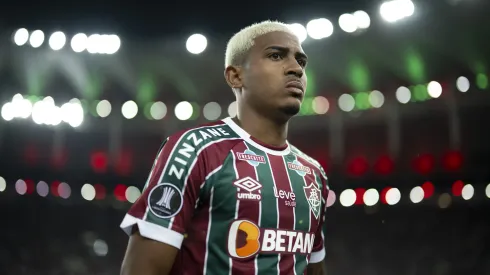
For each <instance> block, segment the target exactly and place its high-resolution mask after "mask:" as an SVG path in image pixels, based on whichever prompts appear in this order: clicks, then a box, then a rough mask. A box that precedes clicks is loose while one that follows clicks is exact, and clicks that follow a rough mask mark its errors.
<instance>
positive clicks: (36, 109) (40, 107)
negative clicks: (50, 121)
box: [32, 100, 50, 124]
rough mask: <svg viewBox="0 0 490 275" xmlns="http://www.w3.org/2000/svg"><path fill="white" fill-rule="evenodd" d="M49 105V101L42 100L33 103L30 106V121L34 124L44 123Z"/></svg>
mask: <svg viewBox="0 0 490 275" xmlns="http://www.w3.org/2000/svg"><path fill="white" fill-rule="evenodd" d="M49 107H50V105H49V103H48V102H46V101H44V100H41V101H38V102H36V103H34V105H33V106H32V121H34V123H36V124H44V123H45V122H46V121H47V114H48V111H49Z"/></svg>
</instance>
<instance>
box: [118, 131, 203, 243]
mask: <svg viewBox="0 0 490 275" xmlns="http://www.w3.org/2000/svg"><path fill="white" fill-rule="evenodd" d="M182 139H183V138H182V136H179V135H176V136H171V137H170V138H168V139H167V140H166V141H165V142H164V144H163V145H162V147H161V148H160V150H159V152H158V155H157V157H156V160H155V162H154V164H153V167H152V169H151V171H150V175H149V177H148V179H147V182H146V184H145V187H144V189H143V192H142V194H141V196H140V197H139V199H138V200H137V201H136V202H135V203H134V204H133V206H132V207H131V208H130V210H129V211H128V213H127V214H126V216H125V217H124V219H123V221H122V223H121V228H122V229H123V230H124V231H125V232H126V233H127V234H128V235H130V234H131V233H132V230H133V228H134V226H137V228H138V230H139V232H140V234H141V235H142V236H143V237H146V238H149V239H153V240H156V241H159V242H163V243H166V244H169V245H172V246H174V247H176V248H179V249H180V246H181V244H182V241H183V240H184V234H185V232H186V228H188V226H189V224H190V222H191V218H192V216H193V213H194V210H195V208H196V205H197V202H198V198H199V197H200V194H201V191H200V186H201V184H202V183H203V182H204V180H205V177H206V172H207V167H206V165H205V161H202V159H200V155H199V153H198V151H197V150H196V148H192V147H191V146H190V145H189V144H188V143H185V142H183V141H182Z"/></svg>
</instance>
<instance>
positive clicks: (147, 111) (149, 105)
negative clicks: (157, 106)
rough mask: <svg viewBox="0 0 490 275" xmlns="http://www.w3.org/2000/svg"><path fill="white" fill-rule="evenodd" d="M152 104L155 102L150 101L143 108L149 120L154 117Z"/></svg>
mask: <svg viewBox="0 0 490 275" xmlns="http://www.w3.org/2000/svg"><path fill="white" fill-rule="evenodd" d="M151 105H153V102H148V103H146V104H145V107H144V108H143V114H144V115H145V117H146V118H147V119H149V120H153V117H152V115H151Z"/></svg>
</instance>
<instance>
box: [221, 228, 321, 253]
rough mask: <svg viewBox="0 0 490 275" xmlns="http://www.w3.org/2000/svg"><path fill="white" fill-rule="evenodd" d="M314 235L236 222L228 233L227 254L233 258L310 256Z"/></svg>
mask: <svg viewBox="0 0 490 275" xmlns="http://www.w3.org/2000/svg"><path fill="white" fill-rule="evenodd" d="M314 241H315V235H314V234H312V233H309V232H302V231H292V230H281V229H265V228H259V227H258V226H257V225H256V224H255V223H253V222H251V221H247V220H236V221H233V222H232V223H231V225H230V230H229V232H228V253H229V254H230V256H232V257H234V258H248V257H251V256H254V255H255V254H257V253H259V252H262V253H281V254H310V253H311V251H312V249H313V243H314Z"/></svg>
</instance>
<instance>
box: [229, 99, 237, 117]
mask: <svg viewBox="0 0 490 275" xmlns="http://www.w3.org/2000/svg"><path fill="white" fill-rule="evenodd" d="M236 115H237V104H236V101H233V102H232V103H230V105H229V106H228V116H230V117H236Z"/></svg>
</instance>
